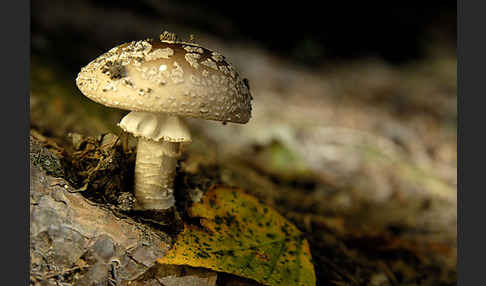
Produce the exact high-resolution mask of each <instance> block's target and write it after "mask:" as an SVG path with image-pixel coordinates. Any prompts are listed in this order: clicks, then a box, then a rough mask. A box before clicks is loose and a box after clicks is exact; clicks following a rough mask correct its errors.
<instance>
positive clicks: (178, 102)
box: [76, 32, 252, 210]
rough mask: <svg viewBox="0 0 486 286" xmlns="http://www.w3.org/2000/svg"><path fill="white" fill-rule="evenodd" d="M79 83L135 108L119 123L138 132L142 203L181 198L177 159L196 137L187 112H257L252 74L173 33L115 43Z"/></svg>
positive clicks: (89, 92)
mask: <svg viewBox="0 0 486 286" xmlns="http://www.w3.org/2000/svg"><path fill="white" fill-rule="evenodd" d="M76 84H77V86H78V88H79V89H80V90H81V92H82V93H83V94H84V95H85V96H87V97H88V98H89V99H91V100H93V101H95V102H98V103H100V104H103V105H105V106H108V107H114V108H119V109H124V110H129V111H130V113H128V114H127V115H126V116H125V117H123V118H122V119H121V121H120V123H119V124H118V126H119V127H121V128H122V129H123V130H124V131H126V132H129V133H131V134H133V135H134V136H135V137H138V145H137V157H136V164H135V191H134V192H135V197H136V199H137V208H138V209H142V210H165V209H168V208H170V207H172V206H173V205H174V203H175V199H174V194H173V192H174V176H175V170H176V165H177V160H178V158H179V157H180V155H181V152H182V146H183V144H188V143H190V142H191V135H190V132H189V128H188V127H187V125H186V123H185V121H184V118H185V117H192V118H200V119H206V120H217V121H222V122H223V123H226V122H233V123H240V124H244V123H247V122H248V121H249V120H250V117H251V100H252V97H251V94H250V91H249V87H248V83H247V80H246V79H241V78H240V76H239V74H238V72H237V71H236V70H235V68H234V67H233V66H232V65H231V64H230V63H229V62H228V61H226V59H225V57H224V56H222V55H221V54H219V53H217V52H215V51H211V50H209V49H206V48H203V47H201V46H200V45H198V44H195V43H192V42H191V43H189V42H182V41H179V40H177V38H176V36H175V35H174V34H171V33H167V32H164V33H163V34H162V35H161V37H160V40H153V39H147V40H141V41H132V42H129V43H125V44H122V45H119V46H117V47H115V48H113V49H111V50H109V51H108V52H106V53H105V54H103V55H101V56H99V57H98V58H96V59H95V60H93V61H92V62H90V63H89V64H88V65H87V66H85V67H83V68H82V69H81V71H80V73H79V74H78V77H77V79H76Z"/></svg>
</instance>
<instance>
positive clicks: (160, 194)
mask: <svg viewBox="0 0 486 286" xmlns="http://www.w3.org/2000/svg"><path fill="white" fill-rule="evenodd" d="M180 144H181V143H178V142H167V141H161V142H156V141H153V140H150V139H147V138H143V137H141V138H140V139H139V140H138V147H137V160H136V164H135V197H136V198H137V208H139V209H152V210H164V209H168V208H170V207H172V206H173V205H174V203H175V199H174V176H175V169H176V165H177V159H178V158H179V157H180Z"/></svg>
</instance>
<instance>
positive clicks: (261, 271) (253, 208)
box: [157, 188, 316, 286]
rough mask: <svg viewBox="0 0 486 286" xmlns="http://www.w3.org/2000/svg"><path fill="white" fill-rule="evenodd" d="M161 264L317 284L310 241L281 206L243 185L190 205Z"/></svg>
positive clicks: (266, 280) (210, 194)
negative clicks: (267, 203)
mask: <svg viewBox="0 0 486 286" xmlns="http://www.w3.org/2000/svg"><path fill="white" fill-rule="evenodd" d="M188 212H189V215H190V216H191V217H192V218H198V219H199V222H200V225H194V224H186V225H185V228H184V231H183V232H182V233H181V234H179V236H178V237H177V241H176V243H175V245H174V246H173V248H172V249H170V250H169V252H168V253H167V255H166V256H164V257H163V258H160V259H158V260H157V262H158V263H161V264H177V265H190V266H194V267H205V268H210V269H213V270H216V271H221V272H227V273H231V274H235V275H239V276H242V277H246V278H250V279H253V280H255V281H258V282H260V283H262V284H265V285H280V286H285V285H315V284H316V280H315V273H314V267H313V265H312V263H311V254H310V250H309V245H308V242H307V241H306V240H305V239H304V237H303V235H302V233H301V232H300V231H299V230H298V229H297V228H296V227H295V226H294V225H292V224H291V223H290V222H288V221H287V220H286V219H285V218H284V217H282V216H281V215H280V214H278V213H277V212H276V211H274V210H272V209H270V208H269V207H267V206H265V205H263V204H261V203H259V202H258V200H257V199H256V198H254V197H252V196H250V195H247V194H245V193H243V192H242V191H240V190H238V189H228V188H213V189H210V190H208V191H207V192H206V193H205V194H204V196H203V198H202V200H201V202H199V203H195V204H194V205H193V206H192V207H191V208H190V209H189V211H188Z"/></svg>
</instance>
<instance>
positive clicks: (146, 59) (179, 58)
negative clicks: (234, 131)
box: [76, 39, 252, 123]
mask: <svg viewBox="0 0 486 286" xmlns="http://www.w3.org/2000/svg"><path fill="white" fill-rule="evenodd" d="M76 84H77V86H78V88H79V89H80V90H81V92H82V93H83V94H84V95H86V96H87V97H88V98H89V99H91V100H93V101H96V102H98V103H100V104H103V105H106V106H108V107H114V108H119V109H125V110H131V111H141V112H161V113H166V114H168V115H177V116H188V117H194V118H202V119H207V120H217V121H223V122H234V123H247V122H248V120H249V119H250V117H251V100H252V97H251V94H250V90H249V87H248V85H247V81H246V80H244V79H241V78H240V76H239V74H238V72H236V70H235V69H234V67H233V66H232V65H231V64H230V63H229V62H228V61H226V59H225V57H224V56H222V55H221V54H219V53H217V52H214V51H211V50H208V49H206V48H203V47H201V46H199V45H197V44H194V43H186V42H178V41H169V40H162V41H159V40H152V39H147V40H142V41H133V42H130V43H125V44H122V45H120V46H117V47H115V48H113V49H111V50H109V51H108V52H106V53H104V54H103V55H101V56H99V57H98V58H96V59H95V60H93V61H92V62H90V63H89V64H88V65H87V66H85V67H83V68H82V69H81V72H80V73H79V74H78V77H77V79H76Z"/></svg>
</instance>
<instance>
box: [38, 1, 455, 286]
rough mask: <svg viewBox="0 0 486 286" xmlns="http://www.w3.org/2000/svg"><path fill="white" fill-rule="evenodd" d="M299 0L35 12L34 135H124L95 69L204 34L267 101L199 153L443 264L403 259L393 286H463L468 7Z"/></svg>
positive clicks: (231, 180) (214, 133) (129, 4)
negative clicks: (461, 44) (104, 100)
mask: <svg viewBox="0 0 486 286" xmlns="http://www.w3.org/2000/svg"><path fill="white" fill-rule="evenodd" d="M284 2H285V1H278V2H274V3H272V4H270V3H267V2H264V1H244V2H241V1H237V2H228V1H182V0H180V1H173V0H171V1H155V0H139V1H94V0H79V1H63V0H49V1H47V0H36V1H32V2H31V95H30V112H31V128H32V129H33V130H35V131H36V132H38V133H39V134H42V135H43V136H51V137H55V138H59V140H60V141H62V140H63V138H67V134H68V133H70V132H77V133H81V134H84V135H97V134H100V133H104V132H113V133H115V134H118V133H119V130H117V127H116V123H118V120H120V118H121V116H122V115H123V112H122V111H120V110H114V109H109V108H105V107H103V106H99V105H98V104H95V103H93V102H90V101H89V100H88V99H86V98H85V97H84V96H83V95H82V94H81V93H80V92H79V90H78V89H77V88H76V86H75V82H74V79H75V78H76V75H77V73H78V72H79V70H80V68H81V67H82V66H85V65H86V64H87V63H88V62H90V61H91V60H93V59H94V58H96V57H97V56H99V55H101V54H102V53H104V52H106V51H108V50H109V49H111V48H112V47H114V46H116V45H119V44H121V43H124V42H127V41H132V40H139V39H144V38H147V37H152V38H158V35H159V34H160V33H161V32H162V31H164V30H168V31H171V32H175V33H177V34H178V35H179V36H180V37H181V38H183V39H188V38H189V35H190V34H194V35H195V39H196V42H198V43H199V44H201V45H203V46H205V47H207V48H210V49H212V50H216V51H219V52H221V53H222V54H224V55H225V56H226V57H227V59H228V60H229V61H230V62H232V63H233V64H234V65H235V66H236V67H237V68H238V69H239V71H240V74H241V75H242V76H243V77H246V78H248V79H249V83H250V87H251V92H252V95H253V97H254V101H253V117H252V119H251V120H250V122H249V123H248V124H246V125H238V124H228V125H225V126H223V125H221V124H220V123H217V122H209V121H208V122H201V121H195V120H189V124H190V126H191V129H193V132H194V134H195V135H194V137H195V139H194V143H193V144H191V145H190V146H189V147H188V148H189V149H188V153H189V154H193V155H194V154H196V155H197V156H199V157H201V158H203V159H202V160H203V161H205V162H209V161H210V162H216V163H215V164H217V165H218V166H221V169H222V170H223V171H222V173H221V178H222V180H223V181H224V182H226V183H228V184H233V185H237V186H240V187H243V188H246V189H248V190H249V191H250V192H252V193H255V195H257V196H259V197H262V198H264V199H265V200H266V201H267V202H268V203H269V204H273V205H276V206H279V208H280V209H279V210H280V211H282V212H283V211H286V212H289V213H291V212H293V213H295V214H311V215H313V216H321V217H333V218H339V219H342V221H344V222H343V223H344V224H345V225H348V224H350V225H354V226H360V227H368V228H371V229H374V230H375V229H379V230H381V231H384V232H387V233H388V232H389V233H391V234H392V235H398V236H399V237H400V238H402V239H404V238H406V239H408V240H410V241H413V242H414V243H415V244H414V245H415V246H414V247H415V248H414V249H415V251H417V252H420V253H422V254H424V253H427V255H431V256H430V257H433V258H430V257H428V258H427V259H429V260H427V259H424V260H421V259H422V258H423V256H420V255H419V254H416V255H417V257H419V256H420V257H421V258H420V259H419V258H417V259H418V261H419V262H416V261H415V260H414V261H415V262H414V263H415V264H416V265H421V266H420V267H415V266H410V265H408V266H407V267H408V268H407V267H405V266H403V265H401V264H393V263H392V262H390V264H389V267H390V268H391V269H392V270H391V271H392V273H395V274H394V276H393V275H391V276H390V275H389V273H388V272H386V271H385V270H383V271H384V272H383V271H382V272H383V273H388V274H386V275H385V276H386V277H385V278H387V279H388V280H389V281H392V282H393V283H395V284H393V285H402V284H403V285H418V284H406V283H408V282H410V281H415V282H417V281H421V282H420V283H421V284H420V285H426V284H427V283H426V282H430V283H429V284H430V285H453V284H452V283H453V282H454V280H455V265H456V256H455V249H456V248H455V247H456V217H457V216H456V206H457V205H456V188H457V176H456V172H457V171H456V170H457V169H456V164H457V152H456V149H457V143H456V142H457V134H456V130H457V111H456V104H457V96H456V89H457V85H456V77H457V75H456V70H457V67H456V65H457V59H456V33H457V29H456V1H449V0H447V1H427V2H425V3H423V2H419V1H416V3H415V1H411V2H410V1H407V2H406V4H404V3H405V2H403V3H401V4H382V3H378V2H376V3H374V2H373V3H370V2H360V1H355V2H345V1H323V2H322V1H321V3H318V2H315V1H298V2H292V1H290V2H286V3H284ZM189 156H192V155H189ZM236 162H237V163H236ZM345 229H351V228H345ZM314 231H315V232H316V231H317V232H316V233H318V230H316V229H314ZM310 233H311V232H310ZM320 242H322V241H320V240H319V239H318V238H315V240H313V239H311V249H313V250H312V251H313V255H314V256H315V257H317V258H316V261H317V262H318V263H319V262H320V263H325V261H327V260H325V259H324V258H322V259H320V257H321V256H322V257H324V256H325V255H324V254H323V253H327V252H325V250H326V248H325V247H323V246H322V245H321V244H320ZM369 243H371V244H372V245H373V243H375V242H369ZM313 247H314V248H313ZM348 247H349V245H348ZM367 247H368V246H367ZM438 249H439V250H438ZM427 251H432V252H433V253H432V254H430V253H428V252H427ZM327 254H329V253H327ZM336 255H337V254H336ZM431 261H432V262H431ZM336 263H338V264H339V263H342V264H346V263H347V262H344V260H343V261H340V262H336ZM369 263H371V262H369ZM397 263H398V262H397ZM427 263H428V264H427ZM339 265H341V264H339ZM397 265H398V266H397ZM400 265H401V266H400ZM424 265H425V266H424ZM431 265H432V266H431ZM427 267H428V268H427ZM434 267H435V268H434ZM378 268H379V267H378ZM373 269H375V270H376V269H377V268H373ZM411 269H412V270H413V271H412V270H411ZM328 271H329V270H324V269H317V273H318V276H319V275H321V276H319V277H321V278H320V279H321V280H320V281H324V280H325V279H327V278H329V277H331V276H332V274H330V272H328ZM380 271H381V270H380ZM376 273H381V272H379V271H377V272H376ZM376 273H375V274H376ZM411 273H412V274H411ZM375 274H373V275H375ZM326 275H327V276H326ZM356 275H358V274H356ZM373 275H372V274H370V275H368V276H367V279H368V280H367V281H368V282H369V283H371V282H370V281H374V280H373V277H375V276H373ZM326 277H327V278H326ZM370 277H371V278H370ZM380 277H381V276H379V277H378V278H376V277H375V278H376V279H378V280H376V279H375V280H376V281H382V280H380V279H381V278H380ZM417 277H420V279H422V280H420V279H419V278H417ZM429 277H431V278H430V279H429ZM407 279H408V280H407ZM427 279H429V280H430V281H429V280H427ZM407 281H408V282H407ZM368 282H367V283H368ZM392 282H390V283H392ZM377 283H378V282H377ZM410 283H412V282H410ZM417 283H418V282H417ZM368 285H392V284H368Z"/></svg>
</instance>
